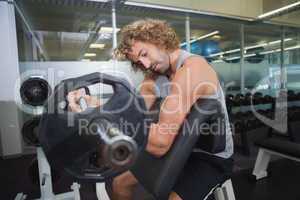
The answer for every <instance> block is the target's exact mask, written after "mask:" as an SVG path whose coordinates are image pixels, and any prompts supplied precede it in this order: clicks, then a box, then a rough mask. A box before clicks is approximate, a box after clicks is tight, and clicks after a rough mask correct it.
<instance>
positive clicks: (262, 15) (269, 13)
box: [258, 1, 300, 19]
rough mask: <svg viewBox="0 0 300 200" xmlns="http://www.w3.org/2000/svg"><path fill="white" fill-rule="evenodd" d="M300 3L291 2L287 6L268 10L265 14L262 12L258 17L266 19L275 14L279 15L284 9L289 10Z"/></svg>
mask: <svg viewBox="0 0 300 200" xmlns="http://www.w3.org/2000/svg"><path fill="white" fill-rule="evenodd" d="M299 5H300V1H297V2H295V3H292V4H289V5H287V6H284V7H281V8H278V9H276V10H272V11H270V12H266V13H264V14H261V15H259V16H258V18H259V19H264V18H267V17H271V16H273V15H278V14H281V13H283V12H284V11H287V10H289V9H291V8H295V7H297V6H299Z"/></svg>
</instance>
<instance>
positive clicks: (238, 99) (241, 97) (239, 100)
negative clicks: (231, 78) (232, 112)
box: [233, 93, 245, 106]
mask: <svg viewBox="0 0 300 200" xmlns="http://www.w3.org/2000/svg"><path fill="white" fill-rule="evenodd" d="M244 99H245V96H244V95H243V94H240V93H239V94H236V95H235V97H234V99H233V104H234V105H235V106H241V105H243V104H244Z"/></svg>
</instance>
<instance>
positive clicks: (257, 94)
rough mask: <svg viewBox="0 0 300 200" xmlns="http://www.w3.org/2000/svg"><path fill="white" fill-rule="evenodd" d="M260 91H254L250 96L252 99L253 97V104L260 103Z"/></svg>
mask: <svg viewBox="0 0 300 200" xmlns="http://www.w3.org/2000/svg"><path fill="white" fill-rule="evenodd" d="M262 97H263V95H262V93H261V92H255V93H254V95H253V96H252V99H253V101H252V102H253V104H254V105H258V104H261V103H262Z"/></svg>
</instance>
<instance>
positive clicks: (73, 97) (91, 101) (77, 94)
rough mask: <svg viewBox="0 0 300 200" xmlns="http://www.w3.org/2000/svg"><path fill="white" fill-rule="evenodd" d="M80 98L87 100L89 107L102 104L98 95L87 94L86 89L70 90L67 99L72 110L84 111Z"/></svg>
mask: <svg viewBox="0 0 300 200" xmlns="http://www.w3.org/2000/svg"><path fill="white" fill-rule="evenodd" d="M80 98H83V99H84V100H85V101H86V104H87V105H88V107H99V106H100V105H101V103H100V100H99V99H97V98H96V97H93V96H90V95H86V94H85V91H84V90H81V89H79V90H74V91H72V92H69V93H68V95H67V100H68V102H69V109H70V110H71V111H72V112H82V111H83V110H82V108H81V107H80V105H79V100H80Z"/></svg>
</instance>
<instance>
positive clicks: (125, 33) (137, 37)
mask: <svg viewBox="0 0 300 200" xmlns="http://www.w3.org/2000/svg"><path fill="white" fill-rule="evenodd" d="M134 41H141V42H148V43H151V44H154V45H156V46H158V47H159V48H162V49H164V50H166V51H173V50H175V49H177V48H179V45H180V42H179V38H178V37H177V35H176V33H175V31H174V29H173V28H171V27H170V26H169V24H168V23H167V22H166V21H163V20H157V19H143V20H138V21H135V22H132V23H131V24H128V25H127V26H125V27H124V28H122V30H121V40H120V43H119V45H118V47H117V49H115V50H114V56H115V57H116V58H118V59H129V57H128V54H129V52H131V47H132V45H133V42H134ZM132 64H133V68H134V69H135V70H137V69H141V68H140V67H139V66H136V64H135V63H132Z"/></svg>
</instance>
